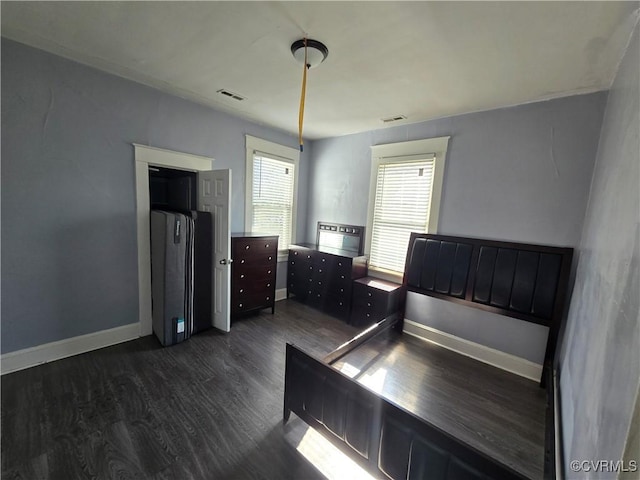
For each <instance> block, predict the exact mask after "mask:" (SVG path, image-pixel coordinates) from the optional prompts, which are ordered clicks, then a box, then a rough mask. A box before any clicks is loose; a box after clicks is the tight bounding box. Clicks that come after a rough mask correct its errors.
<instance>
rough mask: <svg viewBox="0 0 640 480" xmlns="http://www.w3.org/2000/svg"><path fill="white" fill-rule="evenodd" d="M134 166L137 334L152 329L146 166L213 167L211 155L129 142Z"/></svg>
mask: <svg viewBox="0 0 640 480" xmlns="http://www.w3.org/2000/svg"><path fill="white" fill-rule="evenodd" d="M133 147H134V150H135V169H136V172H135V173H136V218H137V228H136V230H137V237H138V238H137V241H138V321H139V323H140V336H141V337H144V336H146V335H151V334H152V333H153V321H152V318H151V232H150V231H149V219H150V216H151V204H150V203H151V202H150V199H149V167H150V166H151V167H168V168H173V169H176V170H186V171H189V172H206V171H209V170H213V162H214V161H215V159H213V158H210V157H203V156H200V155H193V154H191V153H184V152H175V151H173V150H165V149H163V148H157V147H149V146H147V145H140V144H138V143H134V144H133Z"/></svg>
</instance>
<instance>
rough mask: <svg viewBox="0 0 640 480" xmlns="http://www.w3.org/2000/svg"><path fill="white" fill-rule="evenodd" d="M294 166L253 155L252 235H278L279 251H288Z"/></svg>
mask: <svg viewBox="0 0 640 480" xmlns="http://www.w3.org/2000/svg"><path fill="white" fill-rule="evenodd" d="M294 169H295V166H294V164H293V163H292V162H289V161H285V160H278V159H276V158H270V157H268V156H266V155H264V154H261V153H259V152H254V154H253V195H252V203H253V220H252V225H251V231H253V232H259V233H265V234H269V235H278V236H279V237H280V238H279V239H278V245H279V248H280V250H285V249H287V248H289V244H290V243H291V229H292V224H293V192H294V179H295V170H294Z"/></svg>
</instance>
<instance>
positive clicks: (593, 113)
mask: <svg viewBox="0 0 640 480" xmlns="http://www.w3.org/2000/svg"><path fill="white" fill-rule="evenodd" d="M605 102H606V93H605V92H598V93H594V94H589V95H580V96H573V97H565V98H561V99H557V100H552V101H547V102H540V103H533V104H528V105H521V106H517V107H512V108H505V109H499V110H492V111H487V112H479V113H473V114H467V115H460V116H456V117H450V118H443V119H438V120H432V121H428V122H423V123H418V124H413V125H407V126H399V127H395V128H390V129H384V130H376V131H372V132H366V133H362V134H357V135H348V136H344V137H339V138H331V139H326V140H318V141H315V142H314V144H313V160H312V167H311V176H310V192H311V193H310V199H309V215H308V216H309V223H308V225H307V238H309V239H311V238H314V237H313V231H314V228H315V224H316V222H317V221H318V220H326V221H335V222H343V223H353V224H360V225H364V224H366V221H367V202H368V195H369V176H370V172H371V166H370V164H371V153H370V146H372V145H378V144H384V143H393V142H402V141H407V140H417V139H422V138H430V137H439V136H445V135H450V136H451V139H450V141H449V150H448V153H447V161H446V167H445V174H444V186H443V197H442V202H441V213H440V224H439V229H438V230H439V232H438V233H441V234H449V235H462V236H470V237H482V238H494V239H498V240H512V241H522V242H528V243H541V244H550V245H561V246H572V247H575V246H577V245H578V243H579V241H580V233H581V230H582V223H583V218H584V212H585V208H586V204H587V198H588V194H589V185H590V182H591V174H592V171H593V165H594V161H595V154H596V150H597V146H598V137H599V133H600V126H601V122H602V115H603V111H604V106H605ZM451 309H454V312H455V313H456V314H455V315H453V313H454V312H451ZM466 309H468V307H464V306H460V305H449V304H448V303H446V302H441V301H438V300H436V299H431V298H427V297H423V296H410V298H409V301H408V302H407V318H409V319H411V320H414V321H417V322H419V323H423V324H426V325H429V326H432V327H434V328H437V329H439V330H442V331H445V332H447V333H451V334H454V335H457V336H460V337H463V338H466V339H468V340H471V341H474V342H478V343H481V344H483V345H487V346H490V347H493V348H497V349H500V350H503V351H507V352H509V353H512V354H514V355H518V356H521V357H523V358H527V359H529V360H532V361H536V362H539V361H541V359H542V357H543V353H544V346H545V342H546V329H544V328H542V329H535V332H534V333H535V334H533V335H531V333H532V332H530V330H531V328H530V326H529V325H527V324H526V323H525V322H521V321H519V320H515V319H514V320H512V321H511V322H510V323H509V325H510V327H511V329H510V331H506V330H505V326H504V323H505V322H504V318H502V317H500V316H497V315H494V314H484V313H483V314H480V313H478V312H477V311H476V310H472V311H471V312H472V313H470V312H467V311H466ZM474 321H475V325H474V323H473V322H474ZM518 339H519V340H518Z"/></svg>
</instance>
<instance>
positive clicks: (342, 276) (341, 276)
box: [340, 275, 371, 295]
mask: <svg viewBox="0 0 640 480" xmlns="http://www.w3.org/2000/svg"><path fill="white" fill-rule="evenodd" d="M340 278H342V279H344V275H340ZM369 295H371V294H369Z"/></svg>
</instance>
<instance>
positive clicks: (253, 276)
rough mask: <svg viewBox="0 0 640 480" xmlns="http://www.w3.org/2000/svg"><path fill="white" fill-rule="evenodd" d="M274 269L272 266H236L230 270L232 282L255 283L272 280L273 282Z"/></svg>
mask: <svg viewBox="0 0 640 480" xmlns="http://www.w3.org/2000/svg"><path fill="white" fill-rule="evenodd" d="M275 276H276V267H275V266H274V265H238V266H234V267H233V268H232V272H231V281H232V282H241V283H245V282H250V283H251V282H257V281H262V280H266V279H271V278H273V279H274V280H275Z"/></svg>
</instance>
